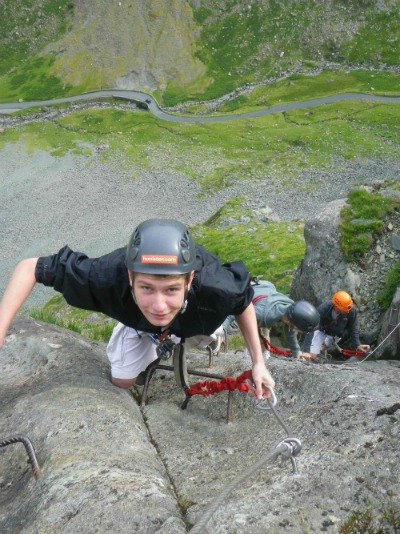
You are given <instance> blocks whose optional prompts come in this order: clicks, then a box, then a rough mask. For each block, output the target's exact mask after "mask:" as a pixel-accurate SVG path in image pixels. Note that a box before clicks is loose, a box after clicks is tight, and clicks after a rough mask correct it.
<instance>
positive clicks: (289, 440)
mask: <svg viewBox="0 0 400 534" xmlns="http://www.w3.org/2000/svg"><path fill="white" fill-rule="evenodd" d="M247 372H248V371H246V373H247ZM241 376H242V375H241ZM238 378H240V377H238ZM269 389H270V392H271V394H273V389H272V388H269ZM267 402H268V403H269V404H270V409H271V410H272V413H273V414H274V415H275V417H276V418H277V420H278V422H279V424H280V425H281V426H282V427H283V429H284V431H285V432H286V434H287V437H286V438H285V439H283V440H282V441H280V442H279V443H278V445H277V446H276V448H275V450H272V451H271V452H269V453H268V454H267V455H266V456H263V457H262V458H260V459H259V460H258V461H257V462H256V463H255V464H254V465H253V466H251V468H250V469H247V470H246V471H245V472H244V473H241V474H240V475H238V476H237V477H236V478H235V479H234V480H232V482H231V483H230V484H229V485H228V486H227V487H226V488H225V490H224V491H222V493H221V494H220V495H219V497H218V498H217V499H216V500H215V501H214V503H213V504H212V505H211V506H210V507H209V508H208V509H207V510H206V511H205V513H204V514H203V516H202V517H201V518H200V520H199V521H198V522H197V523H196V525H194V527H193V528H192V529H191V531H190V532H191V534H204V532H205V531H206V530H205V527H206V524H207V523H208V521H209V520H210V519H211V517H212V516H213V514H214V513H215V512H216V510H217V509H218V508H220V507H221V506H222V504H223V503H224V501H225V500H226V499H227V498H228V497H229V495H230V494H231V492H232V491H233V490H234V489H235V488H236V487H238V486H240V485H241V484H242V483H243V482H244V481H246V480H248V479H249V478H250V477H251V476H252V475H253V473H255V472H256V471H258V470H259V469H261V467H263V466H264V464H266V463H270V462H273V461H275V460H276V459H277V458H278V457H279V456H280V455H282V456H284V457H286V458H290V460H291V462H292V467H293V474H297V473H298V471H297V465H296V460H295V457H296V456H298V455H299V454H300V452H301V442H300V440H299V439H297V438H295V437H293V436H291V433H290V431H289V430H288V428H287V427H286V425H285V423H284V422H283V421H282V419H281V417H280V416H279V415H278V413H277V412H276V410H275V405H276V402H277V400H276V396H275V394H274V395H273V400H270V398H268V399H267Z"/></svg>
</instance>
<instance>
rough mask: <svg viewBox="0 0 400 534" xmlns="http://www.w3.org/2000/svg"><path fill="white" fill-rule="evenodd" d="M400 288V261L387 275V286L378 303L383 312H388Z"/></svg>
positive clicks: (379, 296)
mask: <svg viewBox="0 0 400 534" xmlns="http://www.w3.org/2000/svg"><path fill="white" fill-rule="evenodd" d="M399 286H400V261H398V262H397V263H395V265H394V267H393V269H392V270H391V271H390V272H389V273H387V275H386V278H385V285H384V288H383V289H382V291H381V292H380V293H379V295H378V303H379V305H380V307H381V308H382V310H387V309H389V307H390V306H391V304H392V301H393V297H394V294H395V293H396V291H397V288H398V287H399Z"/></svg>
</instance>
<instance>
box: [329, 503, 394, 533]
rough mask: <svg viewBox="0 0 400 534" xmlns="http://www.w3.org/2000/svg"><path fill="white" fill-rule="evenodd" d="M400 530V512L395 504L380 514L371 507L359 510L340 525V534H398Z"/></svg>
mask: <svg viewBox="0 0 400 534" xmlns="http://www.w3.org/2000/svg"><path fill="white" fill-rule="evenodd" d="M399 530H400V510H399V508H398V506H394V505H393V504H390V505H389V506H387V507H385V509H384V510H383V511H380V512H378V513H376V512H374V511H373V510H372V509H371V507H370V506H368V507H367V508H366V509H364V510H357V511H355V512H353V513H352V514H350V516H349V517H348V519H346V521H344V522H342V523H341V524H340V525H339V533H340V534H396V533H397V532H399Z"/></svg>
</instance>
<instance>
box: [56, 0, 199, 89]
mask: <svg viewBox="0 0 400 534" xmlns="http://www.w3.org/2000/svg"><path fill="white" fill-rule="evenodd" d="M196 35H197V30H196V26H195V23H194V20H193V13H192V10H191V8H190V6H189V5H188V3H187V2H186V1H184V0H155V1H153V2H151V4H150V3H149V2H143V1H142V0H134V1H132V2H104V1H102V0H94V1H92V2H77V3H76V5H75V6H74V17H73V22H72V27H71V30H70V31H69V32H68V33H67V34H66V35H64V36H63V37H62V38H61V39H60V40H59V41H57V42H54V43H52V44H50V45H49V46H48V48H47V50H46V51H50V52H56V53H57V59H56V61H55V64H54V67H53V73H54V74H56V75H57V76H60V77H61V78H62V79H63V80H65V81H66V82H68V83H70V84H71V85H79V84H85V83H87V82H88V80H90V79H95V80H96V81H97V87H115V88H117V89H142V90H156V89H160V88H161V89H163V88H165V86H166V84H167V83H168V82H169V81H171V80H174V82H175V83H176V85H177V86H183V85H191V84H193V83H195V81H196V80H197V79H198V78H200V77H203V76H205V67H204V65H203V64H202V63H201V62H200V60H198V59H197V58H196V57H195V51H196V43H195V37H196Z"/></svg>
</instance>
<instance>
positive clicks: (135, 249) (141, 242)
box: [125, 219, 196, 275]
mask: <svg viewBox="0 0 400 534" xmlns="http://www.w3.org/2000/svg"><path fill="white" fill-rule="evenodd" d="M125 264H126V266H127V268H128V269H129V270H130V271H133V272H135V273H147V274H162V275H168V274H186V273H190V272H191V271H194V269H195V264H196V249H195V244H194V241H193V237H192V235H191V233H190V232H189V230H188V229H187V227H186V226H185V225H184V224H182V223H180V222H179V221H175V220H173V219H148V220H147V221H144V222H142V223H140V224H139V226H138V227H137V228H136V229H135V230H134V232H133V234H132V236H131V238H130V240H129V243H128V246H127V249H126V259H125Z"/></svg>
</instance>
